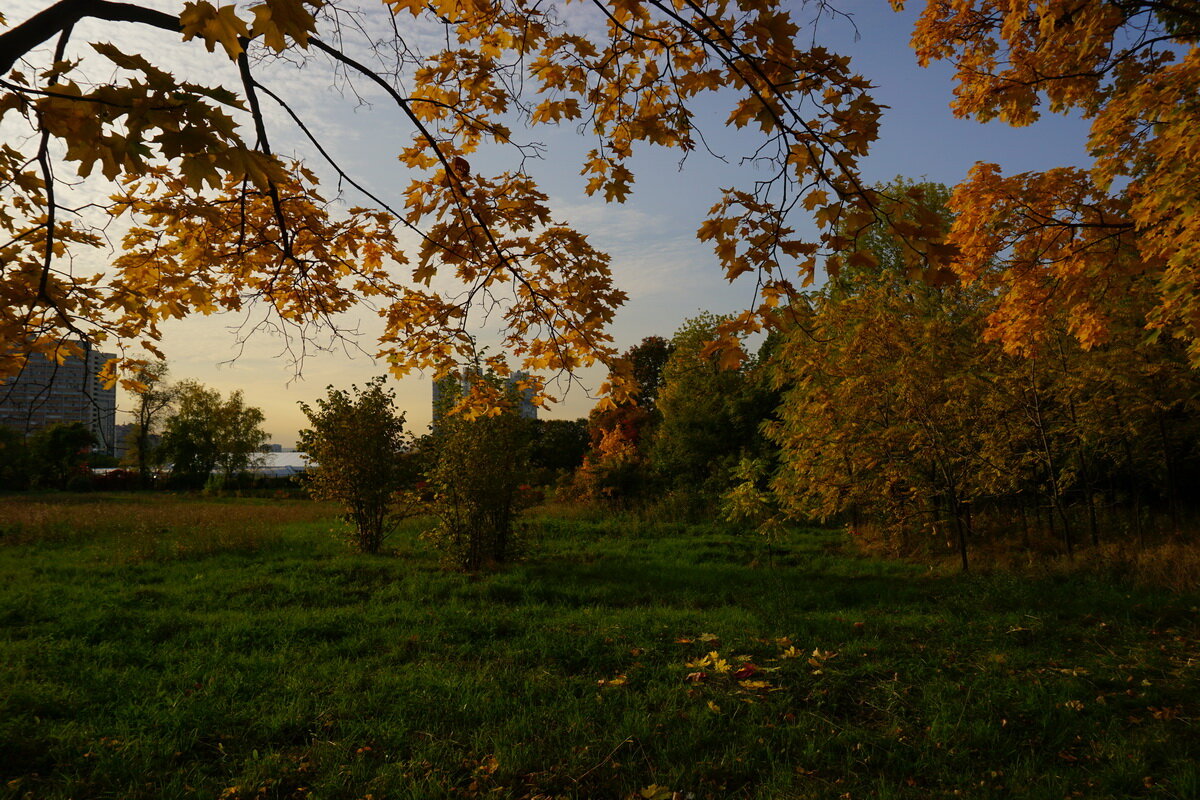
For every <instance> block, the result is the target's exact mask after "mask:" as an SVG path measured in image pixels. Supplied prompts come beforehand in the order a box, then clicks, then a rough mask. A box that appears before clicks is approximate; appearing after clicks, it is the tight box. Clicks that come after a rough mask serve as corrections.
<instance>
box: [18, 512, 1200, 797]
mask: <svg viewBox="0 0 1200 800" xmlns="http://www.w3.org/2000/svg"><path fill="white" fill-rule="evenodd" d="M420 529H421V522H420V521H419V520H418V521H414V522H413V523H412V524H411V525H409V526H408V527H406V528H405V529H403V530H401V531H400V532H399V533H398V534H397V535H396V536H395V537H393V539H392V540H390V541H389V552H388V553H387V554H386V555H382V556H373V557H371V556H361V555H355V554H353V553H351V552H350V551H349V550H348V549H347V548H346V547H345V546H344V545H343V544H342V543H341V542H340V541H339V538H338V533H339V532H340V531H341V530H342V523H340V522H339V521H338V520H337V518H336V514H335V513H334V510H333V509H332V508H330V507H328V506H324V505H320V504H316V503H311V502H308V501H297V500H250V499H240V500H235V499H211V498H208V499H206V498H199V497H192V498H185V497H169V496H150V495H145V496H137V495H129V496H116V495H102V494H96V495H78V496H71V495H47V496H42V497H36V496H30V497H7V498H4V497H0V797H2V798H13V799H14V800H15V799H16V798H39V799H40V798H64V799H65V798H75V800H87V799H89V798H129V799H130V800H133V799H134V798H147V799H149V798H156V799H157V798H206V799H207V800H215V799H216V798H222V799H223V800H235V799H237V800H249V799H250V798H263V799H264V800H265V799H266V798H296V799H299V798H311V799H313V800H316V799H317V798H329V799H331V800H332V799H333V798H346V799H347V800H351V799H353V800H385V799H386V798H443V797H444V798H471V797H481V798H483V797H487V798H492V797H495V798H529V799H530V800H532V798H616V799H617V800H624V799H625V798H648V799H649V800H671V798H760V799H761V800H766V799H767V798H868V797H873V798H928V797H973V798H974V797H978V798H988V797H995V798H1002V797H1003V798H1009V797H1017V796H1019V797H1023V798H1064V797H1088V798H1101V797H1121V798H1128V797H1164V798H1180V799H1181V800H1182V799H1183V798H1194V797H1200V767H1198V766H1197V764H1198V762H1200V735H1198V734H1200V731H1198V730H1197V722H1198V718H1200V622H1198V618H1200V614H1198V609H1197V606H1198V605H1200V596H1197V595H1195V594H1189V593H1181V592H1172V591H1168V590H1164V589H1154V588H1148V587H1138V586H1135V585H1133V584H1127V583H1124V582H1122V581H1120V580H1115V579H1112V578H1109V577H1105V576H1101V575H1089V574H1083V573H1062V572H1057V571H1051V570H1047V571H1045V572H1040V573H1038V572H1026V573H1023V574H1015V573H1010V572H998V573H994V574H990V575H989V574H982V575H981V574H976V575H966V576H964V575H958V574H955V573H953V572H951V571H949V570H941V569H938V568H931V567H930V566H928V565H921V564H912V563H904V562H901V561H895V560H891V561H888V560H881V559H875V558H870V557H866V556H864V555H861V554H859V553H857V552H855V551H854V550H852V549H850V548H849V547H848V545H847V543H846V542H845V541H844V539H843V536H842V534H841V533H839V532H837V531H822V530H794V531H791V532H789V534H788V535H787V536H786V537H785V538H784V539H783V540H782V541H780V542H778V543H775V544H771V545H768V544H767V543H766V542H764V541H763V540H762V539H759V538H756V537H755V536H753V535H750V534H741V535H739V534H738V533H737V532H736V531H730V530H728V529H726V528H721V527H716V526H702V525H690V526H689V525H683V524H657V525H653V524H646V523H640V522H637V521H635V520H632V519H627V518H622V517H613V516H608V517H606V516H604V515H601V514H597V513H592V512H584V511H579V510H570V509H541V510H535V512H534V513H533V515H532V516H531V517H530V518H529V521H528V524H527V529H526V532H525V535H526V550H527V552H526V555H525V558H524V559H523V560H521V561H520V562H518V563H516V564H513V565H511V566H508V567H505V568H503V569H497V570H493V571H487V572H483V573H480V574H474V575H467V574H461V573H456V572H453V571H449V570H447V569H445V568H444V567H443V566H442V565H441V564H440V563H439V562H438V559H437V556H436V554H435V553H433V552H432V551H431V550H430V549H429V548H428V547H427V546H426V545H425V544H424V543H423V542H422V541H421V540H420V539H419V536H418V534H419V532H420Z"/></svg>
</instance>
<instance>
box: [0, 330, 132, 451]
mask: <svg viewBox="0 0 1200 800" xmlns="http://www.w3.org/2000/svg"><path fill="white" fill-rule="evenodd" d="M115 357H116V356H114V355H113V354H111V353H101V352H98V351H96V350H93V349H91V348H90V347H89V348H85V350H84V353H83V355H82V356H80V357H75V356H72V357H70V358H67V359H66V360H65V361H64V362H63V363H61V364H58V363H56V362H54V361H52V360H50V359H47V358H45V357H43V356H33V357H31V358H30V359H29V360H28V361H27V362H26V363H25V368H24V369H23V370H22V371H21V372H20V374H18V375H17V376H16V377H15V378H10V379H9V380H7V381H0V425H5V426H7V427H10V428H13V429H15V430H16V431H18V432H20V433H21V434H24V435H27V434H30V433H33V432H34V431H38V430H41V429H42V428H48V427H50V426H51V425H54V424H57V423H71V422H82V423H83V424H84V425H86V426H87V428H88V430H90V431H91V432H92V433H93V434H94V435H95V437H96V442H97V445H96V450H97V452H103V453H108V454H109V455H112V454H113V453H114V452H115V450H116V444H117V442H116V422H117V389H116V387H115V386H113V387H105V386H104V381H103V380H101V379H100V371H101V370H102V369H104V365H105V364H106V363H108V362H109V361H110V360H111V359H113V358H115Z"/></svg>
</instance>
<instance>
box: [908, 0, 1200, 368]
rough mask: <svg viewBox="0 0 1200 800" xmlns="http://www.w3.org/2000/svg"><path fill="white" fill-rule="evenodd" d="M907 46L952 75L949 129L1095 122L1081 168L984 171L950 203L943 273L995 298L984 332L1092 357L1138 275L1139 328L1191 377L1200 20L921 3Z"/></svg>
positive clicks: (1125, 4) (1186, 9)
mask: <svg viewBox="0 0 1200 800" xmlns="http://www.w3.org/2000/svg"><path fill="white" fill-rule="evenodd" d="M893 4H894V5H896V6H900V5H903V0H894V3H893ZM912 41H913V47H914V48H915V50H916V53H917V57H918V59H919V60H920V62H921V63H922V64H929V63H930V62H932V61H935V60H946V61H949V62H951V63H952V64H953V65H954V66H955V68H956V70H957V73H956V79H957V81H958V87H957V88H956V90H955V95H954V102H953V104H952V107H953V109H954V112H955V113H956V114H957V115H959V116H962V117H973V118H975V119H979V120H984V121H986V120H991V119H1000V120H1003V121H1005V122H1007V123H1009V124H1010V125H1017V126H1020V125H1028V124H1030V123H1032V122H1034V121H1036V120H1037V119H1038V118H1039V116H1040V115H1041V114H1042V113H1043V112H1044V111H1047V110H1048V111H1050V112H1053V113H1075V114H1079V115H1081V116H1082V117H1083V118H1084V119H1087V120H1089V121H1090V122H1091V129H1090V132H1089V135H1088V141H1087V146H1088V150H1089V152H1090V154H1091V156H1092V159H1093V162H1092V164H1091V168H1090V169H1078V168H1069V167H1062V168H1057V169H1051V170H1047V171H1045V172H1036V173H1024V174H1018V175H1004V174H1003V173H1002V171H1001V169H1000V167H999V166H997V165H996V164H988V163H981V164H978V165H976V167H975V168H974V169H973V170H972V172H971V175H970V176H969V178H968V179H967V180H966V181H964V182H963V183H962V184H961V185H959V186H958V187H957V189H956V190H955V192H954V197H953V199H952V201H951V207H952V208H953V210H954V212H955V215H956V219H955V223H954V227H953V229H952V231H951V233H950V237H949V243H950V244H951V245H953V246H955V247H957V248H958V249H959V251H960V255H959V256H958V257H957V258H956V259H955V260H954V265H953V266H954V269H955V270H956V271H957V272H958V273H959V274H960V275H961V276H963V277H965V278H968V279H972V280H979V281H981V282H983V283H984V284H985V285H987V286H988V287H989V288H991V289H992V290H994V291H996V292H997V293H998V294H999V296H1000V298H1001V299H1000V304H999V306H998V307H997V308H996V309H995V310H994V311H993V313H992V314H991V316H990V319H989V323H990V334H991V335H992V336H994V337H997V338H998V339H1000V340H1002V341H1003V342H1004V343H1005V345H1006V346H1007V347H1008V348H1009V349H1011V350H1013V351H1016V352H1026V351H1029V350H1033V349H1036V348H1037V347H1038V345H1039V344H1040V343H1042V342H1043V340H1044V339H1045V338H1047V336H1048V335H1049V334H1050V332H1051V331H1052V330H1053V328H1054V326H1055V325H1056V324H1059V323H1060V322H1061V323H1064V324H1065V325H1066V327H1067V330H1068V331H1069V332H1070V333H1071V334H1072V335H1073V336H1074V337H1076V338H1077V339H1078V340H1079V341H1080V342H1081V343H1082V344H1083V345H1084V346H1087V347H1090V346H1095V345H1097V344H1100V343H1101V342H1104V341H1106V340H1108V338H1109V336H1110V333H1111V327H1112V324H1113V322H1114V318H1113V314H1112V310H1113V308H1114V307H1115V306H1114V305H1113V304H1112V302H1111V301H1112V299H1113V298H1116V297H1119V296H1120V294H1121V293H1122V292H1125V291H1127V290H1129V289H1130V288H1131V287H1133V286H1134V285H1135V284H1137V282H1138V281H1140V280H1141V279H1142V278H1143V277H1144V278H1146V279H1147V280H1148V282H1149V283H1150V285H1151V286H1152V287H1153V300H1154V302H1153V303H1152V304H1151V305H1150V307H1149V308H1148V309H1147V311H1146V316H1145V318H1144V319H1143V320H1142V324H1143V325H1148V326H1149V327H1150V328H1151V329H1152V330H1154V331H1157V332H1158V333H1159V334H1166V335H1170V336H1175V337H1178V338H1180V339H1181V340H1182V341H1183V342H1184V343H1185V345H1186V346H1187V348H1188V353H1189V357H1190V359H1191V361H1192V363H1193V364H1200V324H1198V323H1197V320H1200V266H1198V265H1200V216H1198V215H1197V214H1195V213H1194V211H1193V207H1194V205H1195V201H1196V192H1197V187H1198V186H1200V160H1198V159H1197V158H1196V147H1197V131H1200V107H1198V106H1197V104H1196V103H1195V102H1194V97H1195V92H1196V86H1197V84H1198V83H1200V49H1198V48H1197V42H1198V41H1200V8H1198V7H1197V6H1196V4H1195V3H1192V2H1185V3H1173V2H1159V1H1158V0H1120V1H1119V2H1117V1H1116V0H1114V1H1113V2H1090V3H1079V2H1073V0H1036V2H1035V0H1018V1H1017V2H1012V1H1011V0H959V1H956V2H953V3H950V2H941V0H930V1H929V2H928V3H927V4H926V5H925V9H924V11H923V13H922V15H921V17H920V20H919V22H918V23H917V27H916V31H915V32H914V35H913V40H912ZM997 266H999V267H1001V268H999V269H997V268H995V267H997Z"/></svg>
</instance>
